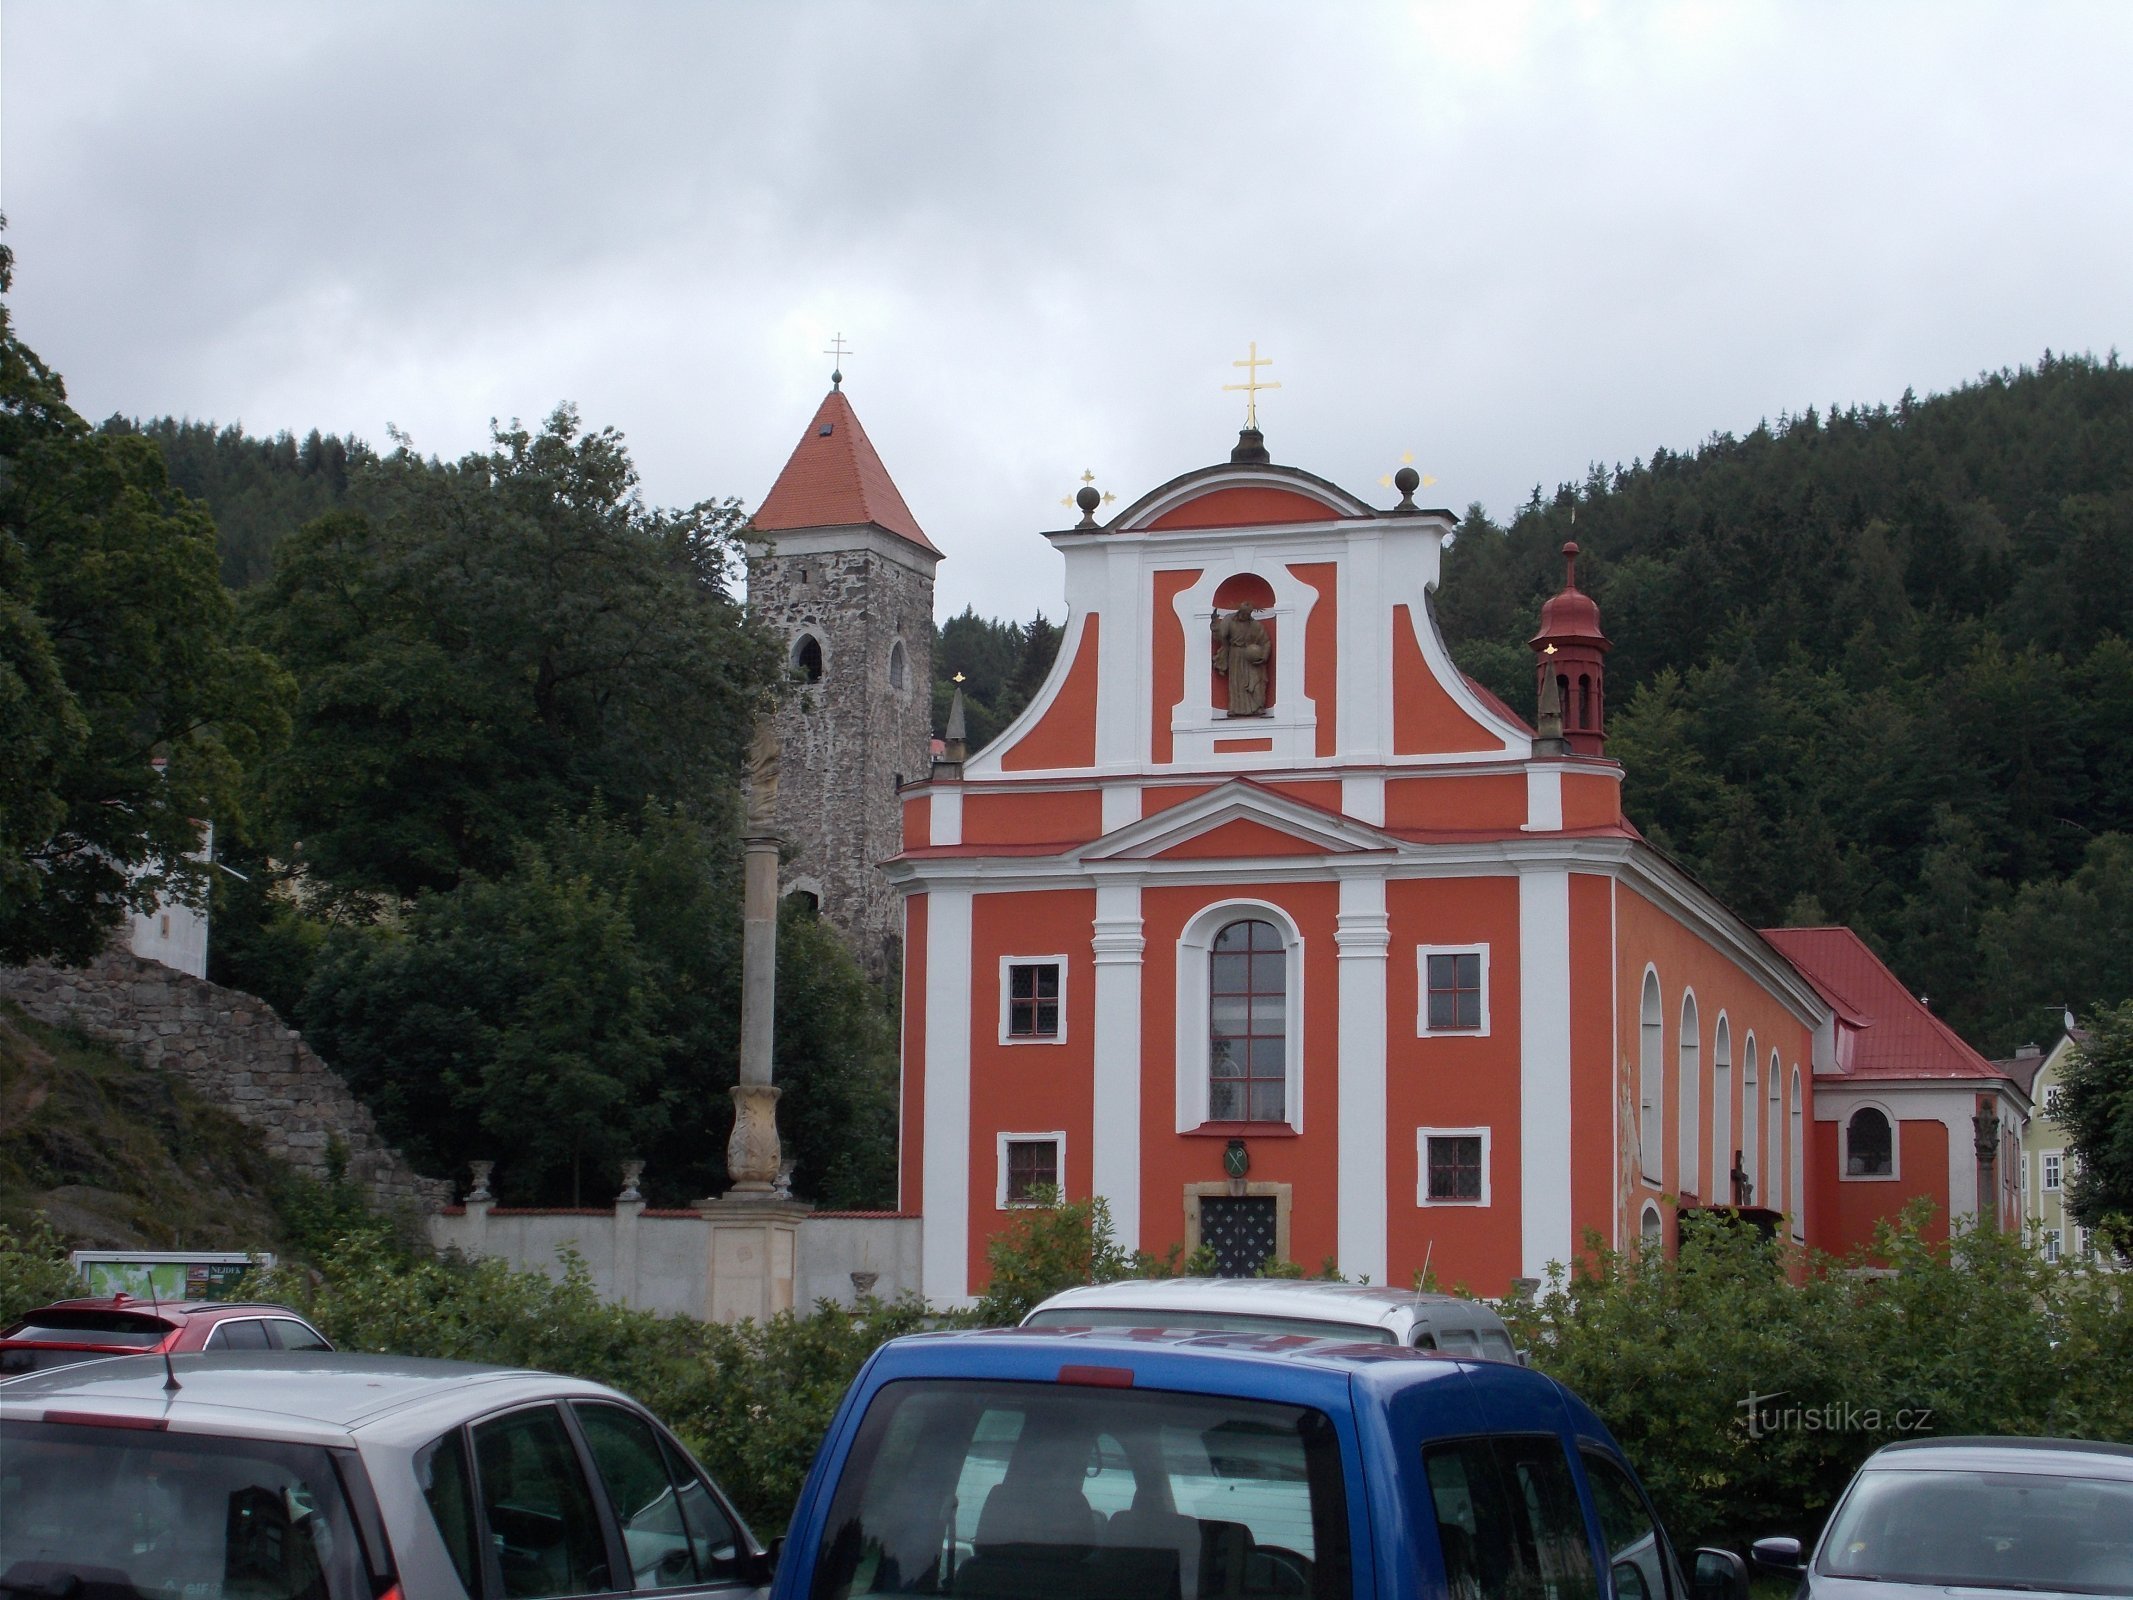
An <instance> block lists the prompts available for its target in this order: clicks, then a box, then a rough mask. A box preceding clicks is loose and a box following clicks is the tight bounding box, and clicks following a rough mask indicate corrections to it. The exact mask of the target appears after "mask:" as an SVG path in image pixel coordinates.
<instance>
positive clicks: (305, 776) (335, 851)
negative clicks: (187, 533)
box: [246, 407, 776, 896]
mask: <svg viewBox="0 0 2133 1600" xmlns="http://www.w3.org/2000/svg"><path fill="white" fill-rule="evenodd" d="M350 499H351V505H352V507H353V508H354V509H350V510H344V511H339V512H335V513H332V514H330V515H328V516H326V517H323V518H321V519H319V520H318V521H317V522H314V523H312V524H311V525H309V526H308V527H306V528H305V529H303V530H302V531H301V532H300V533H298V534H296V535H295V536H293V537H292V538H291V539H289V540H288V541H286V542H285V544H284V545H283V547H282V550H281V552H280V555H279V559H278V564H277V567H276V571H275V575H274V578H273V580H272V581H271V582H270V583H268V584H265V585H262V586H260V587H259V588H258V589H255V590H253V591H252V592H251V593H250V594H249V595H248V596H247V606H246V611H247V617H248V620H249V623H250V626H251V628H252V631H253V636H254V637H255V638H257V639H258V640H259V641H260V642H261V643H262V644H263V645H265V646H266V647H268V648H270V649H272V650H273V651H274V653H275V654H276V655H277V656H279V657H280V658H281V659H282V660H283V661H285V662H286V663H287V664H288V665H289V667H290V669H291V670H292V671H293V672H294V673H295V675H296V677H297V680H298V682H299V684H300V685H301V696H300V699H299V701H298V707H297V714H296V726H295V730H294V734H293V736H292V738H291V741H290V745H289V748H288V750H287V751H286V753H285V754H284V755H283V756H282V757H281V758H280V759H279V760H278V761H277V762H276V763H275V764H274V765H273V766H272V767H271V768H270V769H269V771H268V773H267V775H266V776H267V792H268V797H269V803H270V806H271V809H272V811H273V814H274V816H275V817H276V819H277V821H278V823H279V825H280V827H281V828H282V830H283V832H284V835H285V839H286V844H287V847H288V848H289V849H291V850H292V851H293V850H295V847H296V844H297V842H298V841H300V842H301V850H300V852H299V854H300V858H301V860H302V862H303V864H304V865H305V866H306V867H308V868H309V869H310V870H312V871H313V872H315V873H316V874H318V875H319V877H320V878H322V879H323V880H325V881H327V882H329V883H331V884H333V885H334V886H336V887H337V888H339V889H342V890H368V891H374V892H378V893H383V894H387V895H395V896H406V895H412V894H415V893H417V892H419V891H422V890H429V889H449V888H451V887H452V886H453V885H455V884H456V883H457V882H458V881H459V880H460V878H461V877H462V875H464V874H465V873H467V872H470V871H471V872H478V873H483V874H486V875H489V876H496V875H498V874H501V873H502V872H504V871H506V870H508V868H509V867H510V865H511V862H512V857H513V851H514V849H515V848H516V845H517V842H518V841H519V840H521V839H522V838H524V837H525V836H527V835H528V834H529V833H531V832H533V831H535V830H536V829H538V828H539V827H540V826H541V825H542V823H543V821H544V819H545V818H547V817H548V816H550V815H551V814H554V813H556V812H558V811H560V812H563V813H565V814H570V815H576V814H578V813H579V812H581V811H582V810H583V809H584V808H585V807H586V806H587V805H588V804H589V803H590V802H591V801H592V799H593V798H594V797H595V796H604V797H605V798H606V799H607V800H608V802H609V803H610V804H611V805H612V806H613V807H614V808H615V811H616V813H617V814H619V815H623V816H634V815H635V814H636V813H637V811H638V810H639V808H640V807H641V806H642V805H643V804H644V802H645V801H646V800H648V799H659V800H663V801H666V802H668V803H672V804H677V805H682V806H685V807H690V808H696V809H697V811H698V814H699V815H707V814H711V813H712V812H715V811H716V810H717V809H718V807H719V806H720V805H722V804H723V802H724V799H725V798H726V797H728V796H730V794H731V793H732V788H733V783H734V777H735V771H736V762H737V759H738V753H739V751H740V749H741V747H742V746H743V744H744V743H745V741H746V732H747V728H748V725H749V723H750V720H751V718H752V717H753V715H754V712H755V708H756V706H757V705H758V703H759V701H760V696H761V695H762V693H763V692H764V690H765V688H766V687H767V686H768V685H769V684H770V683H771V682H772V681H773V678H774V675H775V671H776V654H775V651H774V649H773V648H772V646H771V645H770V643H769V642H768V641H767V640H766V639H765V638H763V637H762V636H761V635H760V633H759V631H758V630H756V629H755V628H753V627H752V626H751V625H749V624H748V623H747V622H746V621H745V619H744V617H743V615H742V612H741V608H740V606H739V605H738V604H737V603H736V601H735V600H734V598H733V596H732V594H731V592H730V590H729V587H728V575H729V572H730V571H731V569H732V564H733V562H734V560H735V558H736V557H737V555H738V552H739V543H738V541H739V536H740V530H741V527H742V525H743V520H744V519H743V517H742V515H741V512H740V509H739V507H738V506H737V505H736V504H734V503H733V502H730V501H728V502H725V503H712V502H705V503H703V504H700V505H697V506H693V507H691V508H689V509H687V510H685V511H664V510H654V509H651V508H649V507H647V506H646V505H645V504H644V503H643V501H642V499H641V498H640V496H639V495H638V493H637V478H636V472H635V469H634V468H633V467H632V466H631V464H630V460H629V456H628V453H627V451H626V450H625V449H624V448H623V444H622V440H621V438H620V437H619V436H618V435H617V434H615V433H614V432H613V430H611V429H607V430H600V431H597V432H590V431H584V430H582V429H581V428H580V426H579V423H578V419H577V416H576V414H575V413H574V412H572V411H571V410H570V409H569V408H567V407H565V408H562V409H559V410H558V411H557V412H556V413H555V414H554V415H553V416H552V417H550V418H549V419H548V421H547V423H546V424H545V425H544V426H543V427H542V429H541V430H540V431H539V432H538V433H535V432H531V431H529V430H527V429H525V428H521V427H517V426H514V427H511V428H508V429H499V430H498V431H497V432H496V435H495V441H494V445H493V448H492V449H491V450H490V451H489V452H488V453H486V454H481V455H470V456H468V457H466V458H465V459H464V460H462V461H459V462H457V463H455V464H453V465H450V466H439V465H438V464H436V463H434V462H425V461H423V460H422V459H421V458H419V457H417V456H416V455H415V454H414V453H413V452H412V450H410V449H409V448H407V447H406V446H405V445H404V444H403V445H402V447H401V448H400V449H399V450H397V451H395V452H394V453H393V454H392V455H390V456H387V457H385V458H383V459H382V460H379V461H376V462H374V463H367V464H365V465H363V466H361V467H359V468H358V469H357V470H356V472H355V474H354V478H353V480H352V483H351V487H350Z"/></svg>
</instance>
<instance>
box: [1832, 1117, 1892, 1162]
mask: <svg viewBox="0 0 2133 1600" xmlns="http://www.w3.org/2000/svg"><path fill="white" fill-rule="evenodd" d="M1895 1170H1896V1136H1895V1131H1894V1130H1893V1129H1891V1128H1890V1127H1889V1119H1888V1118H1887V1116H1885V1115H1884V1114H1883V1113H1882V1112H1880V1111H1878V1110H1876V1109H1875V1108H1874V1107H1873V1106H1861V1107H1860V1108H1859V1109H1858V1110H1857V1111H1854V1112H1853V1113H1852V1120H1851V1121H1850V1122H1849V1123H1847V1124H1846V1125H1845V1129H1844V1175H1845V1176H1846V1177H1847V1178H1886V1177H1888V1176H1889V1175H1890V1174H1891V1173H1892V1172H1894V1171H1895Z"/></svg>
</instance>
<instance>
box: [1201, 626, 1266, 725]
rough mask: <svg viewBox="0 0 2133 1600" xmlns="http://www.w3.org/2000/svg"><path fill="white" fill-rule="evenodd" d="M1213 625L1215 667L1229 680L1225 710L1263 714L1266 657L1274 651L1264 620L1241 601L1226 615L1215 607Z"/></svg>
mask: <svg viewBox="0 0 2133 1600" xmlns="http://www.w3.org/2000/svg"><path fill="white" fill-rule="evenodd" d="M1213 629H1214V645H1215V671H1217V672H1219V673H1221V674H1222V676H1223V677H1224V678H1226V679H1228V680H1229V714H1230V715H1231V716H1233V717H1263V716H1265V715H1266V673H1267V658H1268V657H1269V656H1270V655H1272V654H1273V651H1274V641H1273V638H1272V637H1271V636H1270V635H1269V634H1268V633H1267V631H1266V624H1265V623H1263V622H1261V621H1260V620H1259V619H1258V618H1257V617H1255V616H1253V615H1252V608H1251V607H1250V606H1248V605H1242V606H1239V607H1237V609H1236V610H1235V611H1232V612H1231V613H1230V614H1229V615H1228V616H1226V617H1225V616H1224V615H1222V613H1221V612H1220V611H1217V612H1216V613H1215V615H1214V623H1213Z"/></svg>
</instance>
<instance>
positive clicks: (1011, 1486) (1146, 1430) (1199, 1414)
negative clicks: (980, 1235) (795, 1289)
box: [813, 1379, 1349, 1600]
mask: <svg viewBox="0 0 2133 1600" xmlns="http://www.w3.org/2000/svg"><path fill="white" fill-rule="evenodd" d="M1346 1505H1347V1501H1346V1497H1345V1495H1344V1494H1343V1492H1342V1485H1341V1469H1340V1449H1339V1444H1338V1441H1337V1439H1336V1437H1335V1434H1334V1430H1333V1425H1332V1423H1331V1422H1329V1421H1328V1420H1327V1419H1326V1417H1325V1416H1324V1414H1323V1413H1321V1412H1318V1411H1312V1410H1307V1409H1304V1408H1302V1407H1299V1406H1286V1405H1273V1404H1268V1403H1265V1402H1260V1401H1251V1400H1234V1399H1227V1398H1216V1397H1210V1396H1202V1395H1189V1394H1168V1393H1161V1392H1157V1391H1153V1390H1137V1389H1125V1390H1122V1389H1112V1388H1097V1387H1083V1386H1078V1385H1056V1384H1044V1383H980V1382H975V1381H969V1382H958V1381H950V1380H945V1379H943V1380H931V1381H910V1382H903V1383H893V1384H890V1385H888V1386H887V1387H885V1388H884V1389H883V1390H882V1392H881V1393H880V1394H878V1395H877V1396H876V1397H875V1398H874V1402H873V1404H872V1405H870V1406H869V1407H868V1408H867V1414H866V1419H865V1421H864V1422H863V1423H862V1424H861V1426H860V1430H859V1436H858V1438H857V1440H856V1441H855V1442H854V1444H853V1447H852V1456H851V1459H850V1461H849V1462H848V1463H847V1464H846V1466H845V1469H844V1472H843V1474H842V1475H841V1478H840V1481H839V1483H838V1486H837V1498H836V1502H835V1504H834V1505H832V1507H831V1508H830V1515H829V1521H828V1523H827V1527H826V1531H825V1534H824V1538H823V1545H822V1549H821V1551H820V1553H819V1555H818V1557H817V1560H816V1565H815V1587H814V1594H813V1600H859V1597H863V1596H873V1595H907V1594H923V1595H930V1596H966V1597H970V1600H1092V1597H1106V1600H1108V1597H1112V1596H1120V1595H1163V1594H1170V1595H1176V1596H1179V1597H1180V1600H1197V1597H1199V1596H1212V1595H1218V1594H1219V1595H1223V1596H1227V1597H1248V1596H1267V1597H1270V1600H1271V1597H1275V1596H1280V1597H1285V1600H1307V1597H1323V1600H1332V1597H1334V1596H1342V1597H1345V1596H1347V1594H1348V1593H1349V1573H1348V1530H1347V1522H1346Z"/></svg>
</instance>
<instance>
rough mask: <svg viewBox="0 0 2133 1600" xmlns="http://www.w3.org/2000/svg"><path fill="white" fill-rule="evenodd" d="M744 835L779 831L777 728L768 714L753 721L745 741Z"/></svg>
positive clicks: (756, 837)
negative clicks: (746, 760) (746, 816)
mask: <svg viewBox="0 0 2133 1600" xmlns="http://www.w3.org/2000/svg"><path fill="white" fill-rule="evenodd" d="M746 831H747V835H748V837H749V838H751V839H759V838H762V837H764V836H765V835H767V834H774V833H776V832H777V831H778V729H777V724H776V722H775V721H774V720H773V719H772V718H771V717H769V716H767V715H766V716H763V717H760V718H758V719H757V720H756V725H755V735H754V737H752V738H751V739H750V740H749V741H748V826H747V830H746Z"/></svg>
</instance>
